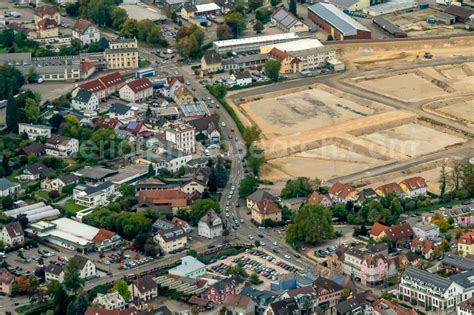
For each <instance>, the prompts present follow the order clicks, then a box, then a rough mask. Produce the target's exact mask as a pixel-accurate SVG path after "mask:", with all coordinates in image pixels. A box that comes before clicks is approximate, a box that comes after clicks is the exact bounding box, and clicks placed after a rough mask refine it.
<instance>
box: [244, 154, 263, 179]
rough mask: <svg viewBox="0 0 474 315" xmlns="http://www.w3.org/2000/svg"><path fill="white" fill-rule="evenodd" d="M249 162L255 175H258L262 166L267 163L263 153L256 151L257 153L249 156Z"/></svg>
mask: <svg viewBox="0 0 474 315" xmlns="http://www.w3.org/2000/svg"><path fill="white" fill-rule="evenodd" d="M247 163H248V166H249V168H250V170H251V171H252V173H253V174H254V175H255V176H258V174H260V168H261V167H262V165H263V164H264V163H265V158H264V157H263V154H262V153H258V152H256V154H253V155H251V156H249V157H248V158H247Z"/></svg>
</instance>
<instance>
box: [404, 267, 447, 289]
mask: <svg viewBox="0 0 474 315" xmlns="http://www.w3.org/2000/svg"><path fill="white" fill-rule="evenodd" d="M402 277H403V278H405V277H409V278H411V279H412V280H415V281H421V282H423V283H424V284H425V285H426V286H432V287H434V288H440V289H442V290H447V289H448V288H449V286H450V285H451V283H453V280H451V279H449V278H444V277H441V276H438V275H437V274H434V273H430V272H428V271H425V270H422V269H418V268H415V267H412V266H408V267H407V269H406V270H405V272H404V273H403V275H402Z"/></svg>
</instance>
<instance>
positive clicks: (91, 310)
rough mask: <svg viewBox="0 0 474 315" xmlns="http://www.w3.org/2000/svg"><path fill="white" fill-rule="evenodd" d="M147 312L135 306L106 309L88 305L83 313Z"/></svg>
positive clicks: (124, 314) (142, 314)
mask: <svg viewBox="0 0 474 315" xmlns="http://www.w3.org/2000/svg"><path fill="white" fill-rule="evenodd" d="M149 314H150V312H148V311H146V310H140V309H139V308H137V307H136V306H130V307H127V308H125V309H123V310H107V309H105V308H100V307H95V306H89V307H88V308H87V310H86V313H85V315H149ZM158 314H159V313H158ZM163 315H164V314H163ZM166 315H169V314H166Z"/></svg>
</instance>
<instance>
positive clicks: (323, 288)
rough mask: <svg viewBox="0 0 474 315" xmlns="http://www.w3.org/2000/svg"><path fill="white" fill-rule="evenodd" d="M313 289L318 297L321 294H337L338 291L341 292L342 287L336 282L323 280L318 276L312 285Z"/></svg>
mask: <svg viewBox="0 0 474 315" xmlns="http://www.w3.org/2000/svg"><path fill="white" fill-rule="evenodd" d="M313 285H314V287H315V289H316V293H317V294H318V295H322V294H333V293H335V292H339V291H342V290H344V288H343V287H342V286H340V285H339V284H337V283H336V282H334V281H332V280H330V279H328V278H324V277H322V276H319V277H318V278H317V279H316V280H315V281H314V283H313Z"/></svg>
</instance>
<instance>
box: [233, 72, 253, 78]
mask: <svg viewBox="0 0 474 315" xmlns="http://www.w3.org/2000/svg"><path fill="white" fill-rule="evenodd" d="M234 77H235V79H236V80H243V79H252V75H251V74H250V72H248V71H244V72H240V71H237V72H235V73H234Z"/></svg>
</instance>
